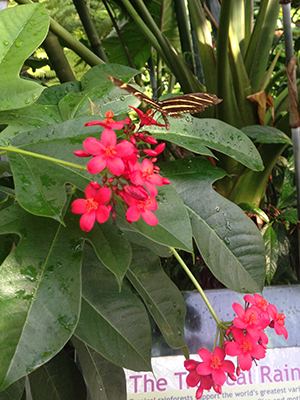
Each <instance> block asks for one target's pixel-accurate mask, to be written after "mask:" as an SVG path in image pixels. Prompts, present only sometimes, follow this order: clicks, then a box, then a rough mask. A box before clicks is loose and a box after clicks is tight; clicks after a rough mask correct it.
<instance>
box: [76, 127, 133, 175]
mask: <svg viewBox="0 0 300 400" xmlns="http://www.w3.org/2000/svg"><path fill="white" fill-rule="evenodd" d="M116 143H117V136H116V134H115V132H114V131H113V130H112V129H104V131H103V132H102V135H101V141H100V140H98V139H95V138H92V137H89V138H87V139H86V140H85V141H84V142H83V146H84V148H85V149H86V151H87V152H88V153H90V154H91V155H92V156H93V158H92V159H91V160H90V161H89V163H88V165H87V169H88V171H89V173H90V174H97V173H98V172H100V171H102V170H103V169H104V168H105V167H106V166H107V168H108V169H109V171H110V172H111V173H112V174H114V175H117V176H119V175H122V174H123V172H124V169H125V166H124V162H123V161H122V157H128V156H131V155H132V154H133V152H134V146H133V145H132V144H131V143H130V142H127V141H126V140H124V141H122V142H121V143H119V144H116Z"/></svg>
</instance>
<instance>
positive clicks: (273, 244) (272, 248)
mask: <svg viewBox="0 0 300 400" xmlns="http://www.w3.org/2000/svg"><path fill="white" fill-rule="evenodd" d="M263 238H264V242H265V246H266V260H267V271H266V279H267V282H268V284H269V285H270V284H271V281H272V279H273V277H274V275H275V272H276V270H277V261H278V254H279V248H278V241H277V236H276V233H275V231H274V229H273V227H272V226H271V225H268V226H267V228H266V229H265V231H264V234H263Z"/></svg>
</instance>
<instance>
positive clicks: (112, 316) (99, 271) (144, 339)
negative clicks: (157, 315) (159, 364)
mask: <svg viewBox="0 0 300 400" xmlns="http://www.w3.org/2000/svg"><path fill="white" fill-rule="evenodd" d="M82 280H83V287H82V307H81V314H80V319H79V322H78V325H77V328H76V331H75V335H76V336H77V337H78V338H79V339H80V340H82V341H83V342H84V343H86V344H87V345H88V346H90V347H91V348H93V349H94V350H96V351H97V352H98V353H100V354H101V355H102V356H103V357H105V358H106V359H108V360H109V361H111V362H112V363H114V364H116V365H119V366H121V367H125V368H129V369H135V370H139V371H145V370H146V371H147V370H150V369H151V363H150V357H151V329H150V323H149V320H148V316H147V313H146V310H145V307H144V306H143V304H142V303H141V301H140V300H139V299H138V298H137V296H135V295H134V294H133V293H132V291H131V288H130V286H129V285H128V283H126V281H124V282H123V285H122V290H121V291H120V290H119V287H118V285H117V282H116V280H115V278H114V276H113V275H112V274H111V273H110V272H108V271H107V269H106V268H104V266H103V265H101V263H100V262H99V260H97V258H96V257H95V256H94V254H93V253H92V252H91V251H90V252H86V254H85V258H84V263H83V268H82Z"/></svg>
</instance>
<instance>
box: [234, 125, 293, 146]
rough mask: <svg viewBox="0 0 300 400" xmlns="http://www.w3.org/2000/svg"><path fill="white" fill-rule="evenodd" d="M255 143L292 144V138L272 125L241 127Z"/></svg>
mask: <svg viewBox="0 0 300 400" xmlns="http://www.w3.org/2000/svg"><path fill="white" fill-rule="evenodd" d="M241 130H242V131H243V132H244V133H245V134H246V135H247V136H248V137H249V138H251V139H252V140H253V142H254V143H282V144H289V145H292V144H293V142H292V141H291V139H290V138H289V137H288V136H287V135H286V134H285V133H283V132H282V131H280V130H279V129H276V128H274V127H272V126H263V125H250V126H246V127H244V128H242V129H241Z"/></svg>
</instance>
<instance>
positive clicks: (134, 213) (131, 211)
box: [126, 206, 141, 222]
mask: <svg viewBox="0 0 300 400" xmlns="http://www.w3.org/2000/svg"><path fill="white" fill-rule="evenodd" d="M140 216H141V213H140V211H139V209H138V208H137V206H131V207H129V208H128V210H127V211H126V219H127V220H128V221H129V222H136V221H138V220H139V219H140Z"/></svg>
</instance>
